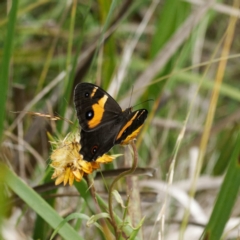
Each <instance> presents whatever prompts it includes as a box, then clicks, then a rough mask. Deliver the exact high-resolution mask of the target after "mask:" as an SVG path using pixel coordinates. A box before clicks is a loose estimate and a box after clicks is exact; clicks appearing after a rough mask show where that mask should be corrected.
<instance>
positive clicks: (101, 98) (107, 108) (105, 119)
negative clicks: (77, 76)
mask: <svg viewBox="0 0 240 240" xmlns="http://www.w3.org/2000/svg"><path fill="white" fill-rule="evenodd" d="M74 103H75V108H76V111H77V117H78V120H79V124H80V126H81V128H82V129H83V130H84V131H94V130H96V129H98V128H100V127H102V126H104V125H106V124H109V123H113V122H114V121H116V119H117V118H118V116H119V114H121V113H122V109H121V107H120V106H119V105H118V103H117V102H116V101H115V100H114V99H113V98H112V97H111V96H110V95H109V94H108V93H107V92H105V91H104V90H103V89H102V88H100V87H98V86H96V85H94V84H91V83H79V84H78V85H77V86H76V87H75V90H74Z"/></svg>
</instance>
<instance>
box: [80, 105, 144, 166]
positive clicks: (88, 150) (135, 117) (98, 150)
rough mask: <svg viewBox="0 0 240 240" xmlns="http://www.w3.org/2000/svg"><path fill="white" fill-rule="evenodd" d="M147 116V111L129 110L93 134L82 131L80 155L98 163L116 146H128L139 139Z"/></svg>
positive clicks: (92, 132)
mask: <svg viewBox="0 0 240 240" xmlns="http://www.w3.org/2000/svg"><path fill="white" fill-rule="evenodd" d="M147 114H148V112H147V110H146V109H140V110H138V111H135V112H132V111H131V110H130V109H127V110H126V111H124V112H123V113H122V115H121V116H120V117H119V118H118V120H117V121H116V122H115V123H112V124H108V125H105V126H102V127H100V128H98V129H97V130H95V131H91V132H86V131H84V130H83V129H82V130H81V139H80V145H81V149H80V154H82V155H83V159H84V160H86V161H89V162H92V161H96V159H97V158H98V157H101V156H102V155H103V154H104V153H106V152H108V151H109V150H110V149H111V148H112V147H113V146H114V145H116V144H121V145H124V144H128V143H129V142H130V141H131V140H132V139H134V138H136V137H137V135H138V133H139V131H140V129H141V127H142V126H143V123H144V121H145V119H146V118H147Z"/></svg>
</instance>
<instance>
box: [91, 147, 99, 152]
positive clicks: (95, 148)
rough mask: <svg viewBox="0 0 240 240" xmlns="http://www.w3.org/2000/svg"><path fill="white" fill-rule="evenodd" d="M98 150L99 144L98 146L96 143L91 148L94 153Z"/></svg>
mask: <svg viewBox="0 0 240 240" xmlns="http://www.w3.org/2000/svg"><path fill="white" fill-rule="evenodd" d="M97 150H98V146H96V145H95V146H93V147H92V149H91V151H92V154H95V153H96V152H97Z"/></svg>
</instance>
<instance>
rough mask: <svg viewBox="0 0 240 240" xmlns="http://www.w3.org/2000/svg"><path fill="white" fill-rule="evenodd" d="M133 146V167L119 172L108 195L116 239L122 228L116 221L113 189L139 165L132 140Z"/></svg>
mask: <svg viewBox="0 0 240 240" xmlns="http://www.w3.org/2000/svg"><path fill="white" fill-rule="evenodd" d="M131 146H132V149H133V164H132V167H131V168H130V169H129V170H127V171H125V172H122V173H121V174H119V175H118V176H117V177H116V178H115V179H114V180H113V182H112V184H111V186H110V188H109V196H108V209H109V215H110V219H111V224H112V226H113V228H114V231H115V236H116V239H118V238H119V233H120V230H119V229H118V227H117V223H116V221H115V218H114V214H113V208H112V192H113V189H114V187H115V184H116V183H117V182H118V181H119V180H120V179H121V178H123V177H126V176H127V175H130V174H132V173H133V172H134V171H135V169H136V167H137V163H138V155H137V149H136V145H135V143H134V142H133V141H132V142H131Z"/></svg>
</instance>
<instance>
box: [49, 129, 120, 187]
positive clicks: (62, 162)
mask: <svg viewBox="0 0 240 240" xmlns="http://www.w3.org/2000/svg"><path fill="white" fill-rule="evenodd" d="M52 145H56V149H55V150H54V151H53V152H52V154H51V156H50V158H51V160H52V162H51V164H50V165H51V167H53V168H54V172H53V175H52V179H55V178H56V180H55V184H56V185H58V184H60V183H62V182H63V184H64V185H66V184H67V183H69V185H70V186H72V185H73V182H74V180H76V181H77V182H80V181H81V179H82V178H83V175H84V174H90V173H92V172H93V171H94V170H96V169H99V168H100V164H101V163H109V162H112V160H114V159H115V156H110V155H106V154H104V155H103V156H102V157H99V158H98V159H97V160H96V161H95V162H87V161H85V160H83V158H82V155H81V154H79V150H80V148H81V146H80V143H79V136H77V135H73V134H72V135H70V134H68V135H67V136H66V137H65V139H64V140H63V141H60V142H54V143H52Z"/></svg>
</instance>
